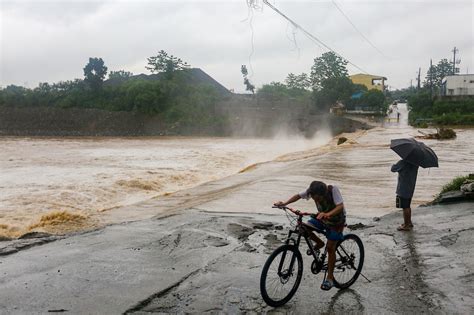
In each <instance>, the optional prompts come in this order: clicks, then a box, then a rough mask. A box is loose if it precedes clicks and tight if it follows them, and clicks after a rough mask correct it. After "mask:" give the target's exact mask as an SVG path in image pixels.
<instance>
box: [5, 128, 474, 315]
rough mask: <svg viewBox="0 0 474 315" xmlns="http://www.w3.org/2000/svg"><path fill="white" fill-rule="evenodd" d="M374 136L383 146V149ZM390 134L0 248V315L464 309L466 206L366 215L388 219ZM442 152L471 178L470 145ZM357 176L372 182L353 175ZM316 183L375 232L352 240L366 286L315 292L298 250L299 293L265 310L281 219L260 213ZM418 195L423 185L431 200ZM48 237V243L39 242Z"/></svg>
mask: <svg viewBox="0 0 474 315" xmlns="http://www.w3.org/2000/svg"><path fill="white" fill-rule="evenodd" d="M404 132H405V131H404ZM410 132H411V131H410ZM377 134H381V135H382V136H384V137H386V138H387V139H386V141H385V140H384V141H383V143H380V135H379V136H377ZM399 134H400V131H399V130H398V131H397V130H388V133H387V131H384V130H382V129H376V130H374V131H370V132H369V133H368V134H367V136H365V137H363V138H361V139H358V140H359V141H358V144H355V145H352V144H351V143H348V144H347V145H342V146H339V147H337V149H334V150H333V149H328V148H321V149H318V150H317V151H316V152H310V153H309V155H308V156H301V154H296V155H295V156H287V157H285V158H283V159H281V160H280V161H276V162H272V163H266V164H263V165H259V166H258V167H255V168H254V169H252V170H251V171H248V172H244V173H241V174H238V175H234V176H231V177H228V178H224V179H221V180H218V181H214V182H209V183H206V184H204V185H201V186H199V187H195V188H192V189H189V190H184V191H180V192H177V193H175V194H172V195H170V196H166V198H160V199H153V200H150V201H147V202H142V203H140V204H137V205H132V206H128V207H123V208H120V209H114V212H116V213H114V215H115V216H119V217H120V212H127V213H128V217H130V218H133V216H131V215H130V213H134V214H135V213H136V215H137V218H138V217H140V218H143V217H147V216H148V217H153V216H155V217H153V218H151V219H147V220H141V221H136V222H129V223H122V224H116V225H111V226H107V227H105V228H103V229H101V230H97V231H93V232H88V233H84V234H79V235H75V236H70V237H67V238H59V239H57V238H52V239H48V238H43V239H40V240H39V241H38V240H34V239H33V240H24V241H14V242H0V313H2V314H4V313H5V314H44V313H48V312H60V311H61V312H67V313H68V314H118V313H125V312H128V313H137V314H140V313H142V314H145V313H147V314H148V313H242V312H246V313H247V312H248V313H252V312H254V313H262V312H263V313H295V314H305V313H306V314H310V313H311V314H314V313H321V314H336V313H337V314H340V313H357V314H359V313H362V314H363V313H366V314H380V313H384V314H387V313H389V314H390V313H393V314H395V313H403V314H407V313H409V314H413V313H416V314H418V313H450V314H473V313H474V296H473V295H474V293H473V290H472V287H473V283H474V271H473V270H474V254H473V252H472V242H473V236H472V235H473V233H472V231H473V230H474V225H473V223H472V222H474V204H473V203H460V204H451V205H444V206H433V207H425V208H417V209H414V210H413V215H414V218H413V219H414V222H415V231H413V232H409V233H401V232H397V231H396V227H397V226H398V224H399V223H401V213H400V212H397V213H393V214H389V215H387V216H384V217H382V218H381V220H380V221H376V222H375V221H373V220H372V215H371V214H372V213H375V212H372V211H375V210H377V209H380V208H383V207H385V208H384V209H382V210H384V211H385V212H389V211H391V210H393V209H391V207H393V205H392V204H393V199H394V197H393V190H394V189H395V180H396V177H395V176H391V177H390V175H389V174H388V173H387V172H388V168H389V166H390V164H391V163H392V162H393V161H394V160H396V159H394V156H393V155H392V154H391V153H390V152H388V153H387V151H386V150H387V147H388V144H387V143H388V140H389V138H390V137H391V135H399ZM374 137H375V138H376V140H377V139H378V140H377V141H375V142H376V143H375V144H374V141H373V140H372V138H374ZM466 138H467V137H466ZM452 144H453V145H455V146H456V147H455V148H456V149H457V150H458V151H457V152H458V153H456V154H458V155H462V156H464V159H463V160H462V163H460V162H459V160H456V159H448V158H445V159H443V160H444V161H443V168H446V169H448V170H451V169H452V170H457V171H459V172H463V173H465V172H467V171H470V170H471V171H472V169H473V167H474V163H473V161H474V160H473V155H472V154H469V152H472V148H470V147H467V148H466V147H465V146H464V147H463V146H462V141H461V143H458V142H453V143H452ZM452 144H451V143H447V142H445V143H442V144H438V145H439V146H442V145H443V146H450V145H452ZM466 150H467V151H466ZM469 150H470V151H469ZM466 152H467V153H466ZM446 154H447V153H446ZM360 157H366V161H365V162H364V161H361V159H360ZM367 160H370V161H371V163H368V162H367ZM374 161H375V162H374ZM331 168H332V170H336V169H339V170H342V171H341V172H342V173H337V172H334V171H331ZM362 172H366V173H373V175H372V176H371V175H370V174H366V175H365V177H364V178H363V179H361V174H362ZM433 173H436V172H434V171H433ZM449 173H450V172H447V173H443V174H446V176H447V175H448V174H449ZM381 174H382V175H381ZM423 175H424V176H423V177H422V176H420V181H419V185H420V188H421V187H424V189H425V192H424V193H423V192H422V193H423V194H424V195H425V196H430V194H433V193H435V192H437V191H438V188H439V185H440V183H444V182H446V178H441V179H439V178H437V176H435V175H433V174H432V175H431V176H430V175H429V174H423ZM377 176H378V178H377V180H374V177H377ZM443 176H444V175H443ZM315 178H318V179H322V180H324V181H327V182H329V183H334V182H335V183H338V184H340V187H341V190H342V192H343V196H344V198H345V202H346V204H347V205H348V206H349V213H348V214H349V218H348V223H349V224H355V223H358V222H362V223H364V224H366V225H369V226H371V227H368V228H365V229H361V230H356V231H354V233H356V234H358V235H359V236H360V237H361V239H362V240H363V242H364V245H365V250H366V259H365V264H364V270H363V273H364V274H365V275H366V276H367V277H368V278H369V279H370V280H371V281H372V282H370V283H369V282H367V281H366V280H364V278H359V279H358V281H357V282H356V283H355V284H354V285H353V286H352V287H351V288H350V289H348V290H345V291H337V290H335V289H333V290H331V291H329V292H324V291H321V290H320V289H319V286H320V283H321V280H322V275H316V276H315V275H313V274H312V273H311V272H310V264H311V260H310V259H309V258H308V257H307V256H305V255H303V256H304V259H305V262H304V271H303V280H302V283H301V286H300V288H299V289H298V292H297V293H296V295H295V296H294V298H293V299H292V300H291V301H290V302H289V303H288V304H287V305H286V306H284V307H282V308H279V309H273V308H270V307H268V306H266V305H265V303H264V302H263V301H262V299H261V297H260V292H259V279H260V272H261V269H262V267H263V264H264V262H265V260H266V258H267V257H268V255H269V254H270V253H271V252H272V251H273V250H274V249H275V248H276V247H278V246H279V245H280V244H281V243H282V242H283V240H284V238H285V236H286V233H287V230H288V220H287V219H286V217H285V216H284V215H283V214H282V213H281V212H279V210H275V209H271V208H270V205H271V203H272V202H274V201H277V200H279V199H285V198H287V197H289V196H291V195H292V194H294V193H295V192H298V191H300V190H301V188H302V187H306V186H307V185H308V183H309V182H310V181H311V180H314V179H315ZM436 180H437V182H436V183H435V184H432V183H431V182H433V181H436ZM430 185H431V186H430ZM367 187H369V188H370V189H367ZM387 187H388V188H387ZM426 187H432V189H430V190H429V191H430V192H428V189H426ZM434 188H436V189H434ZM431 191H433V192H431ZM387 192H389V193H387ZM416 194H417V193H415V196H416ZM369 201H370V202H369ZM295 207H296V208H303V209H308V208H309V207H311V205H309V204H308V203H303V202H298V203H295ZM117 212H119V213H118V214H117ZM157 213H161V215H159V216H156V214H157ZM347 232H349V231H347ZM52 240H54V241H52ZM46 241H52V242H49V243H46V244H41V245H38V244H39V243H44V242H46ZM34 244H37V246H33V247H30V248H27V247H29V246H32V245H34ZM303 253H304V251H303Z"/></svg>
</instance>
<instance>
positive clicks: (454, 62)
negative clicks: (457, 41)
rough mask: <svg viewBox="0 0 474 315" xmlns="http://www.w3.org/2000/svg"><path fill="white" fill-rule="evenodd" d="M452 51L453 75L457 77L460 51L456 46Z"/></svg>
mask: <svg viewBox="0 0 474 315" xmlns="http://www.w3.org/2000/svg"><path fill="white" fill-rule="evenodd" d="M451 51H452V52H453V75H456V53H457V52H458V51H459V49H457V48H456V46H454V49H453V50H451Z"/></svg>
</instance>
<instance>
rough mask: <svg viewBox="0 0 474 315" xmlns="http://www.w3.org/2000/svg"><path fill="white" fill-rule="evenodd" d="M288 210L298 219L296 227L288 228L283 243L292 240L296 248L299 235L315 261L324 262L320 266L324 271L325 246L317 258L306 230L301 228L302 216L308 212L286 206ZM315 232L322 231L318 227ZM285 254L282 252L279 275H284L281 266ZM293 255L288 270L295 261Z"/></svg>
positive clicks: (298, 243) (298, 245)
mask: <svg viewBox="0 0 474 315" xmlns="http://www.w3.org/2000/svg"><path fill="white" fill-rule="evenodd" d="M286 208H287V209H288V210H290V211H291V212H293V213H294V214H296V215H298V219H297V224H296V227H295V229H294V230H290V231H288V237H287V239H286V241H285V244H286V245H289V244H290V242H293V245H295V246H296V247H297V248H299V247H300V243H301V237H303V238H304V239H305V241H306V244H307V245H308V249H309V251H310V252H311V255H312V256H313V258H314V260H315V261H321V262H324V264H323V265H322V266H321V270H324V271H326V270H327V262H326V256H327V247H326V246H324V252H323V254H322V256H321V258H319V257H318V256H317V255H316V252H315V251H314V248H313V246H312V244H311V241H310V239H309V238H308V236H307V235H306V231H304V230H303V229H304V228H303V216H304V215H309V213H306V212H300V211H298V210H296V211H295V210H293V209H291V208H288V207H286ZM314 231H315V232H317V233H320V234H324V231H321V230H319V229H314ZM293 234H297V237H296V240H295V238H293V237H292V235H293ZM285 256H286V252H285V253H283V256H282V258H281V260H280V264H279V266H278V275H279V276H284V275H283V273H282V270H281V269H282V268H283V262H284V261H285ZM295 259H296V258H295V256H292V258H291V262H290V266H289V270H293V266H294V263H295Z"/></svg>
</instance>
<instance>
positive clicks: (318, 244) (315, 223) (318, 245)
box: [303, 219, 324, 249]
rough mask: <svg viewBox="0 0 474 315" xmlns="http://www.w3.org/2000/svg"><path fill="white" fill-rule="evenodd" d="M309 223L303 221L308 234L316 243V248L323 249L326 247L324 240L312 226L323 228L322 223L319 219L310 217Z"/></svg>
mask: <svg viewBox="0 0 474 315" xmlns="http://www.w3.org/2000/svg"><path fill="white" fill-rule="evenodd" d="M308 223H309V224H306V223H303V226H304V228H305V231H306V233H307V234H306V235H307V236H309V238H310V239H311V240H312V241H313V242H315V243H316V249H321V248H323V247H324V242H323V241H322V240H321V239H320V238H319V237H318V236H317V235H316V233H314V232H313V230H312V228H311V227H313V228H314V227H316V228H318V229H321V230H322V229H323V226H322V225H321V224H322V223H321V222H320V221H319V220H315V219H310V220H308Z"/></svg>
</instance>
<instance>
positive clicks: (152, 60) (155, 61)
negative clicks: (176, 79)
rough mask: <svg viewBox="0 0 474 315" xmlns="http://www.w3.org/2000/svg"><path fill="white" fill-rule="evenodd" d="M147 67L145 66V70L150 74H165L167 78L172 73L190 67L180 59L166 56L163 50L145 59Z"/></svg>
mask: <svg viewBox="0 0 474 315" xmlns="http://www.w3.org/2000/svg"><path fill="white" fill-rule="evenodd" d="M147 60H148V66H145V68H146V69H147V70H150V71H151V72H152V73H165V74H166V75H167V77H168V78H171V76H172V75H173V72H175V71H179V70H184V69H188V68H189V67H190V66H189V64H187V63H186V62H184V61H183V60H181V59H180V58H177V57H175V56H173V55H168V53H167V52H166V51H164V50H160V51H159V52H158V55H156V56H154V57H149V58H147Z"/></svg>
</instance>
